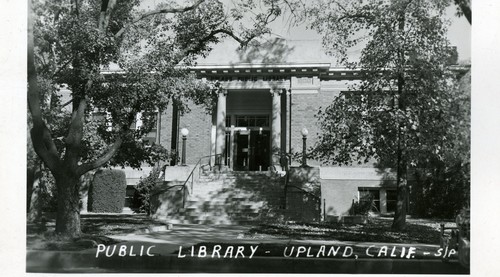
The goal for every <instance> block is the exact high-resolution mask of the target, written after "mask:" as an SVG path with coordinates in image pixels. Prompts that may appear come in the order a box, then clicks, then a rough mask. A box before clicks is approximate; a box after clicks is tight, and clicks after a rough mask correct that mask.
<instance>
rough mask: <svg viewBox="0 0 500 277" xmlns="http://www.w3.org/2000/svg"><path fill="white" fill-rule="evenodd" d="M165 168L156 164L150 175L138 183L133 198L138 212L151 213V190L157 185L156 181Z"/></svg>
mask: <svg viewBox="0 0 500 277" xmlns="http://www.w3.org/2000/svg"><path fill="white" fill-rule="evenodd" d="M164 169H165V168H164V167H159V166H155V167H154V168H153V170H152V171H151V172H150V173H149V175H148V176H147V177H146V178H141V180H140V181H139V183H138V184H137V186H136V188H135V189H136V190H135V193H134V198H133V200H132V201H133V205H134V207H136V211H137V212H140V213H147V214H148V215H149V214H150V212H151V210H150V209H151V206H150V202H149V200H150V197H151V190H152V189H153V188H154V187H155V185H156V182H157V181H158V178H159V176H160V174H161V172H162V171H163V170H164Z"/></svg>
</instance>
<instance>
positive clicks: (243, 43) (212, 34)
mask: <svg viewBox="0 0 500 277" xmlns="http://www.w3.org/2000/svg"><path fill="white" fill-rule="evenodd" d="M218 34H226V35H228V36H230V37H232V38H233V39H234V40H236V41H237V42H238V43H239V44H240V45H241V46H246V45H248V43H249V42H250V41H251V40H252V39H254V38H255V37H256V36H257V34H253V35H251V36H249V37H248V38H246V39H243V38H240V37H238V36H237V35H236V34H235V33H234V32H232V31H230V30H225V29H217V30H213V31H212V32H210V33H209V34H208V35H207V36H205V37H203V38H201V39H200V40H199V41H198V43H196V44H195V45H194V46H193V47H190V48H186V49H184V50H183V51H181V52H180V53H179V54H178V55H177V58H175V59H174V63H175V64H178V63H179V62H180V61H182V59H184V58H185V57H187V56H188V55H189V54H191V53H195V52H196V51H198V50H200V48H201V47H203V45H204V43H206V42H207V41H209V40H210V39H212V38H215V36H216V35H218Z"/></svg>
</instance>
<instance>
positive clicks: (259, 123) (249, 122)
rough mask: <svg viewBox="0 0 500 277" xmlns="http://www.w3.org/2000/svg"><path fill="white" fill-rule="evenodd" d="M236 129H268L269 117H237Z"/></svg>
mask: <svg viewBox="0 0 500 277" xmlns="http://www.w3.org/2000/svg"><path fill="white" fill-rule="evenodd" d="M236 126H237V127H269V116H267V115H237V116H236Z"/></svg>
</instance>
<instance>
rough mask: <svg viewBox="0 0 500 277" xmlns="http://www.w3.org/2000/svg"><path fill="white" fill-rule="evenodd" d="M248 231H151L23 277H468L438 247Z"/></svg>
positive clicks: (32, 257)
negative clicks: (60, 275)
mask: <svg viewBox="0 0 500 277" xmlns="http://www.w3.org/2000/svg"><path fill="white" fill-rule="evenodd" d="M250 228H251V226H234V225H226V226H222V225H220V226H208V225H187V224H185V225H174V226H173V228H171V229H167V228H166V227H165V226H163V227H159V226H157V227H151V228H150V229H148V230H138V232H137V233H135V234H129V235H123V236H110V237H111V238H114V239H116V240H120V241H122V242H121V243H118V244H116V245H112V246H107V247H105V246H104V245H101V246H98V247H97V248H94V249H87V250H83V251H73V252H64V251H28V255H27V271H28V272H119V273H125V272H127V273H128V272H136V273H137V272H157V273H159V272H185V273H196V272H206V273H218V272H220V273H222V272H225V273H230V272H233V273H399V274H448V273H449V274H467V273H469V270H468V269H465V268H463V267H461V266H460V264H459V263H458V262H456V260H455V259H454V257H455V256H456V255H455V256H454V255H451V257H450V261H448V262H443V261H442V260H441V258H440V257H437V254H439V253H440V252H439V246H437V245H426V244H411V245H406V244H394V243H370V242H345V241H342V242H341V241H335V240H327V241H326V240H294V239H290V238H287V237H284V236H282V237H279V236H267V235H266V236H264V235H262V236H249V235H247V234H246V233H247V231H248V230H249V229H250ZM410 247H413V250H410ZM410 252H411V253H410ZM413 252H414V253H413ZM443 252H444V250H442V252H441V254H442V253H443ZM425 253H428V254H425ZM408 255H410V256H411V257H410V256H408Z"/></svg>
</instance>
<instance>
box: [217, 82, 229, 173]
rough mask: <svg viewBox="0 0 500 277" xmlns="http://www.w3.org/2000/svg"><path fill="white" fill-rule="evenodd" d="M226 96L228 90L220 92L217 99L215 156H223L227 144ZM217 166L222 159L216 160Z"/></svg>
mask: <svg viewBox="0 0 500 277" xmlns="http://www.w3.org/2000/svg"><path fill="white" fill-rule="evenodd" d="M226 96H227V90H226V89H222V90H220V91H219V95H218V98H217V121H216V129H217V131H216V138H215V154H217V155H219V154H223V153H224V147H225V144H226ZM215 162H216V164H217V165H221V164H222V157H218V158H217V159H216V161H215Z"/></svg>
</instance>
